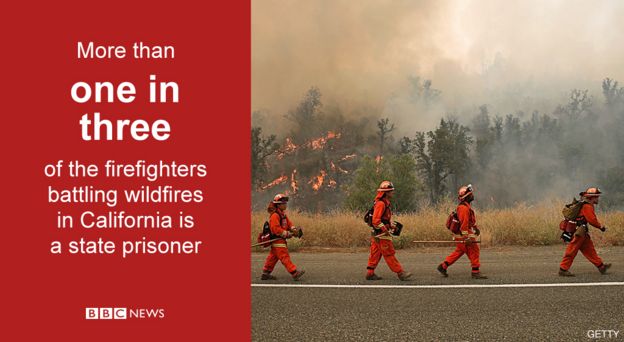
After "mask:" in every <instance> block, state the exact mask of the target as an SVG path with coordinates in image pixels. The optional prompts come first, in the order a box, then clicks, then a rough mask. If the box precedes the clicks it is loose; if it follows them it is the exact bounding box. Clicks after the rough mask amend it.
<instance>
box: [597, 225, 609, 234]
mask: <svg viewBox="0 0 624 342" xmlns="http://www.w3.org/2000/svg"><path fill="white" fill-rule="evenodd" d="M598 229H600V231H601V232H603V233H604V232H606V231H607V227H605V226H602V227H600V228H598Z"/></svg>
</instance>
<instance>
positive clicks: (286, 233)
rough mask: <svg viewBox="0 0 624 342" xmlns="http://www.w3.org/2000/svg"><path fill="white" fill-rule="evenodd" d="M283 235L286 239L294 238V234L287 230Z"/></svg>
mask: <svg viewBox="0 0 624 342" xmlns="http://www.w3.org/2000/svg"><path fill="white" fill-rule="evenodd" d="M281 235H282V238H284V239H290V238H291V237H292V234H291V233H290V232H289V231H287V230H285V231H283V232H282V234H281Z"/></svg>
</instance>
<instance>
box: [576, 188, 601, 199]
mask: <svg viewBox="0 0 624 342" xmlns="http://www.w3.org/2000/svg"><path fill="white" fill-rule="evenodd" d="M601 194H602V191H600V189H598V188H587V190H585V191H583V192H581V193H580V194H579V195H581V196H585V197H597V196H600V195H601Z"/></svg>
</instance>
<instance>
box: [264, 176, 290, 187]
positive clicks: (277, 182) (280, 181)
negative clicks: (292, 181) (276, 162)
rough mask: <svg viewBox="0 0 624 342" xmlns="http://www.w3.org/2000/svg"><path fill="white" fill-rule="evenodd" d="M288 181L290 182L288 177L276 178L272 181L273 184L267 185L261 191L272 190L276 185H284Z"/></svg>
mask: <svg viewBox="0 0 624 342" xmlns="http://www.w3.org/2000/svg"><path fill="white" fill-rule="evenodd" d="M287 180H288V177H287V176H280V177H278V178H276V179H275V180H274V181H272V182H271V183H269V184H266V185H264V186H262V187H260V190H267V189H270V188H272V187H274V186H276V185H279V184H282V183H284V182H286V181H287Z"/></svg>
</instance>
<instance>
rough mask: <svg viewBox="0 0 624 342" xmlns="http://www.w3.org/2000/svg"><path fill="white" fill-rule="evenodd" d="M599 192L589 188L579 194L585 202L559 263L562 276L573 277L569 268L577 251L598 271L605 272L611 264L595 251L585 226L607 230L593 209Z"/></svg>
mask: <svg viewBox="0 0 624 342" xmlns="http://www.w3.org/2000/svg"><path fill="white" fill-rule="evenodd" d="M600 194H601V191H600V189H598V188H589V189H587V190H585V191H584V192H581V193H580V194H579V195H580V196H581V198H582V200H583V201H584V202H585V203H584V204H583V206H582V207H581V211H580V213H579V216H578V217H577V218H576V232H575V233H574V238H573V239H572V241H570V243H569V244H568V247H567V248H566V251H565V254H564V255H563V260H561V264H560V265H559V275H560V276H562V277H574V274H572V272H570V271H569V269H570V267H571V266H572V262H573V261H574V257H576V254H577V253H578V252H579V251H581V253H583V255H584V256H585V257H586V258H587V260H589V261H590V262H591V263H592V264H594V265H595V266H596V267H597V268H598V271H600V273H602V274H606V273H607V270H608V269H609V267H611V264H605V263H603V262H602V259H601V258H600V257H599V256H598V253H596V248H594V242H593V241H592V239H591V237H590V236H589V229H588V226H587V224H590V225H592V226H594V227H596V228H598V229H600V230H601V231H602V232H605V231H606V230H607V227H605V226H604V225H603V224H601V223H600V221H598V218H597V217H596V212H595V211H594V205H596V204H598V201H599V199H600Z"/></svg>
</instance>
